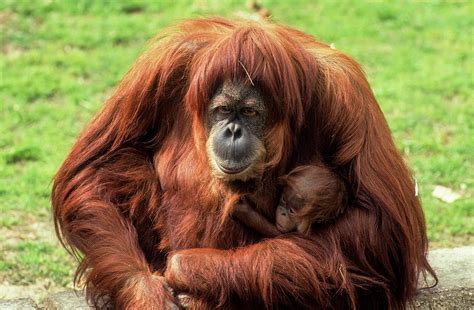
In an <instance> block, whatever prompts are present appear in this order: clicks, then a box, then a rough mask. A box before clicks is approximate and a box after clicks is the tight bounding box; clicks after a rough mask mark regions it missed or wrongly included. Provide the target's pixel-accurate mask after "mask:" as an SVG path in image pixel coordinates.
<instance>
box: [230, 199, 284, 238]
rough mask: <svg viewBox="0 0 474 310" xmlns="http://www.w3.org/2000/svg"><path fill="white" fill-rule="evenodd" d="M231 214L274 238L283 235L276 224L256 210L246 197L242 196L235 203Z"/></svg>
mask: <svg viewBox="0 0 474 310" xmlns="http://www.w3.org/2000/svg"><path fill="white" fill-rule="evenodd" d="M231 216H232V217H233V218H236V219H238V220H239V221H240V222H242V223H243V224H244V225H246V226H248V227H250V228H252V229H254V230H255V231H257V232H259V233H260V234H262V235H263V236H265V237H268V238H272V237H276V236H279V235H281V232H280V231H279V230H278V229H277V228H276V226H275V225H273V224H272V223H270V222H269V221H268V220H267V219H266V218H265V217H264V216H263V215H261V214H260V213H258V212H257V211H255V210H254V209H253V208H252V206H250V204H249V202H248V200H247V199H245V198H242V199H241V200H239V201H238V202H237V203H236V204H235V205H234V207H233V209H232V212H231Z"/></svg>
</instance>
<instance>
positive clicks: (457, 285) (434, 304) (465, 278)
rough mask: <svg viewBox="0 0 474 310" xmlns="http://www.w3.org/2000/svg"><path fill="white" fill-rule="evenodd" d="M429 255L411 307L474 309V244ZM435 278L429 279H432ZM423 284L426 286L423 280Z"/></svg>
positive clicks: (54, 302)
mask: <svg viewBox="0 0 474 310" xmlns="http://www.w3.org/2000/svg"><path fill="white" fill-rule="evenodd" d="M428 259H429V261H430V263H431V266H432V267H433V269H434V270H435V271H436V274H437V275H438V279H439V284H438V285H437V286H436V287H435V288H431V289H422V290H421V291H420V293H419V294H418V295H417V297H416V299H415V301H414V303H413V304H412V305H410V306H409V308H410V309H422V310H424V309H474V246H466V247H460V248H454V249H439V250H433V251H431V252H430V253H429V256H428ZM430 281H432V279H428V283H431V282H430ZM421 286H426V285H425V284H424V282H423V283H420V287H421ZM4 309H22V310H23V309H26V310H29V309H48V310H49V309H51V310H53V309H54V310H63V309H64V310H66V309H68V310H69V309H78V310H89V309H93V308H92V307H90V306H89V305H88V304H87V302H86V300H85V297H84V295H83V294H82V293H81V292H79V291H66V292H62V293H57V294H52V295H49V296H48V297H47V298H46V299H45V301H44V303H43V305H42V306H41V307H37V306H36V305H35V303H34V302H33V300H31V299H29V298H22V299H15V300H3V301H1V300H0V310H4Z"/></svg>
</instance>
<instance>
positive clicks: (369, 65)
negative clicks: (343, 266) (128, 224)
mask: <svg viewBox="0 0 474 310" xmlns="http://www.w3.org/2000/svg"><path fill="white" fill-rule="evenodd" d="M209 15H221V16H225V17H241V18H242V17H244V18H253V19H259V18H270V19H272V20H274V21H276V22H280V23H285V24H287V25H290V26H292V27H295V28H298V29H300V30H302V31H305V32H308V33H310V34H312V35H314V36H316V37H317V38H319V39H320V40H321V41H324V42H327V43H332V44H334V46H335V47H336V48H337V49H339V50H342V51H344V52H346V53H347V54H349V55H351V56H352V57H354V58H355V59H356V60H357V61H358V62H359V63H361V64H362V66H363V68H364V69H365V71H366V73H367V76H368V79H369V82H370V83H371V85H372V88H373V90H374V92H375V95H376V97H377V99H378V101H379V103H380V105H381V107H382V110H383V111H384V113H385V115H386V118H387V120H388V122H389V125H390V127H391V129H392V131H393V135H394V138H395V141H396V143H397V145H398V148H399V149H400V151H401V152H402V153H403V154H404V156H405V158H406V160H407V162H408V163H409V165H410V166H411V168H412V169H413V171H414V174H415V176H416V178H417V180H418V184H419V193H420V196H421V199H422V202H423V208H424V210H425V214H426V218H427V226H428V236H429V239H430V241H431V243H430V246H431V248H437V247H455V246H458V245H464V244H471V245H472V244H474V167H473V166H474V162H473V158H474V106H473V103H474V100H473V99H474V98H473V89H474V87H473V86H474V85H473V84H474V73H473V47H474V46H473V38H474V36H473V29H474V27H473V26H474V25H473V16H474V12H473V2H472V1H456V2H454V1H450V2H445V1H426V2H423V3H421V2H412V1H403V2H396V1H387V2H366V1H332V0H318V1H313V0H300V1H285V0H262V1H259V2H258V3H257V4H256V3H254V2H250V3H249V2H248V1H247V0H239V1H237V0H234V1H232V0H195V1H191V0H188V1H186V0H173V1H170V0H162V1H159V0H157V1H146V0H142V1H138V0H137V1H119V0H110V1H106V0H102V1H93V0H63V1H46V0H44V1H43V0H2V1H0V52H1V54H0V298H13V297H17V296H22V297H25V296H31V297H33V298H34V299H36V300H38V299H41V298H42V297H43V296H45V295H46V294H47V293H49V292H54V291H57V290H62V289H64V288H65V287H70V286H71V282H72V274H73V270H74V266H75V265H76V263H75V262H74V261H73V260H72V259H71V258H70V257H69V256H68V255H67V254H66V252H65V251H64V250H63V249H62V248H61V247H60V245H59V243H58V242H57V241H56V237H55V235H54V229H53V225H52V222H51V215H50V199H49V195H50V190H51V179H52V177H53V176H54V173H55V172H56V171H57V169H58V168H59V166H60V164H61V163H62V161H63V160H64V158H65V156H66V155H67V153H68V150H69V149H70V148H71V146H72V144H73V143H74V141H75V139H76V137H77V135H78V134H79V133H80V131H81V130H82V129H83V128H84V127H85V126H86V125H87V123H88V122H89V120H90V119H91V117H92V116H93V115H94V113H95V112H96V111H97V110H98V109H99V108H100V106H101V104H102V103H103V102H104V100H105V99H106V98H107V97H108V96H109V95H110V94H111V92H112V90H113V89H114V87H115V86H116V85H117V82H118V81H119V80H120V78H121V77H122V76H123V74H124V73H125V72H126V71H127V69H128V68H129V67H130V66H131V64H132V63H133V61H134V60H135V59H136V58H137V56H138V55H140V53H141V52H143V51H144V50H145V48H146V44H147V41H148V40H149V39H151V38H152V37H153V36H154V35H156V34H157V33H158V32H159V31H160V29H161V28H163V27H165V26H169V25H172V24H175V23H177V22H179V20H180V19H184V18H188V17H199V16H209Z"/></svg>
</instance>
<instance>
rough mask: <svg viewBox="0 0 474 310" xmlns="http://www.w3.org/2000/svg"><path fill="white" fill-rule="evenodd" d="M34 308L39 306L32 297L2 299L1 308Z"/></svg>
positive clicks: (11, 309) (27, 309) (14, 309)
mask: <svg viewBox="0 0 474 310" xmlns="http://www.w3.org/2000/svg"><path fill="white" fill-rule="evenodd" d="M7 309H8V310H17V309H18V310H30V309H31V310H34V309H37V306H36V304H35V302H34V301H33V299H31V298H20V299H6V300H0V310H7Z"/></svg>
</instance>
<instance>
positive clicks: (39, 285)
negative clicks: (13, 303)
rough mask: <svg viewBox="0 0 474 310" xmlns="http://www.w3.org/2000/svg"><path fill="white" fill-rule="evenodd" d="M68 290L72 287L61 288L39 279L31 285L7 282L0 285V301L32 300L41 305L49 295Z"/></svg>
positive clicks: (49, 281) (47, 280)
mask: <svg viewBox="0 0 474 310" xmlns="http://www.w3.org/2000/svg"><path fill="white" fill-rule="evenodd" d="M67 289H72V286H71V287H63V286H59V285H57V284H55V283H54V282H52V281H51V280H49V279H38V280H37V281H36V282H35V283H32V284H29V285H15V284H11V283H9V282H8V281H5V282H2V283H0V299H16V298H31V299H33V300H34V301H35V302H36V303H40V302H41V301H42V300H43V299H44V298H45V297H46V296H48V295H49V294H54V293H57V292H61V291H64V290H67Z"/></svg>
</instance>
